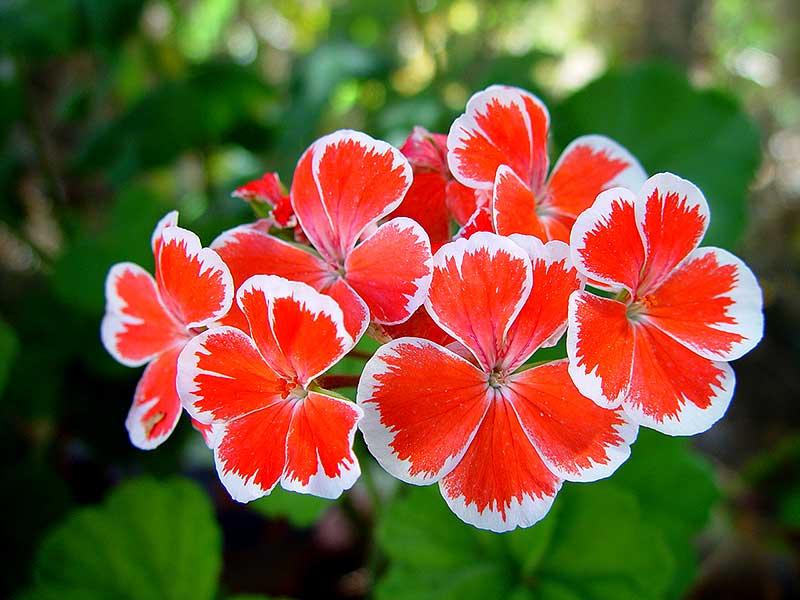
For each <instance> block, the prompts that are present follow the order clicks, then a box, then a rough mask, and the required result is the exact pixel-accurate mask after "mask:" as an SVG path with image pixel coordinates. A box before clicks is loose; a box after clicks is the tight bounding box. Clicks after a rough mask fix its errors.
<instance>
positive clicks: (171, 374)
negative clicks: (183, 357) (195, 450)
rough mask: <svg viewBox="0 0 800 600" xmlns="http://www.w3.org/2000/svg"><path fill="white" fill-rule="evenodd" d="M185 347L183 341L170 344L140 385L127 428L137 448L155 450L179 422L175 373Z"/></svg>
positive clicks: (147, 371) (151, 365)
mask: <svg viewBox="0 0 800 600" xmlns="http://www.w3.org/2000/svg"><path fill="white" fill-rule="evenodd" d="M182 349H183V346H182V345H180V346H177V347H173V348H170V349H169V350H167V351H166V352H164V353H163V354H161V355H160V356H159V357H157V358H156V359H155V360H154V361H153V362H151V363H150V364H149V365H147V368H146V369H145V370H144V373H143V374H142V378H141V379H140V380H139V384H138V385H137V386H136V393H135V394H134V396H133V405H132V406H131V409H130V411H129V412H128V418H127V419H126V420H125V428H126V429H127V430H128V435H129V436H130V440H131V443H132V444H133V445H134V446H136V447H137V448H141V449H142V450H152V449H153V448H155V447H157V446H159V445H160V444H161V442H163V441H164V440H166V439H167V438H168V437H169V435H170V434H171V433H172V431H173V429H175V425H177V423H178V417H180V416H181V401H180V399H179V398H178V392H177V390H176V389H175V376H176V373H177V363H178V355H179V354H180V353H181V350H182Z"/></svg>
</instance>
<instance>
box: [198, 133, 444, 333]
mask: <svg viewBox="0 0 800 600" xmlns="http://www.w3.org/2000/svg"><path fill="white" fill-rule="evenodd" d="M410 185H411V167H410V166H409V164H408V161H407V160H406V159H405V157H404V156H403V155H402V154H401V153H400V152H399V151H398V150H397V149H396V148H393V147H392V146H390V145H389V144H387V143H385V142H381V141H378V140H374V139H372V138H371V137H369V136H368V135H366V134H363V133H359V132H356V131H346V130H342V131H337V132H335V133H332V134H330V135H327V136H325V137H323V138H320V139H319V140H317V141H316V142H314V143H313V144H312V145H311V147H309V148H308V150H306V152H305V153H304V154H303V156H302V157H301V158H300V161H299V163H298V164H297V168H296V170H295V173H294V180H293V181H292V189H291V201H292V207H293V208H294V212H295V215H296V216H297V219H298V221H299V223H300V226H301V227H302V229H303V231H304V232H305V234H306V235H307V236H308V239H309V240H310V242H311V244H312V245H313V246H314V248H315V249H316V251H317V252H314V251H313V250H311V249H309V248H304V247H301V246H297V245H294V244H291V243H289V242H285V241H283V240H281V239H279V238H277V237H274V236H271V235H269V234H267V233H265V232H264V231H263V230H261V229H259V228H258V227H256V226H247V225H246V226H242V227H237V228H234V229H232V230H230V231H227V232H225V233H223V234H222V235H221V236H220V237H218V238H217V239H216V240H215V241H214V242H213V244H212V247H213V248H214V249H216V251H217V252H219V254H220V256H222V258H223V259H224V260H225V262H226V263H227V264H228V266H229V267H230V269H231V273H232V274H233V278H234V281H235V282H236V284H237V285H240V284H241V283H242V282H243V281H245V280H246V279H247V278H249V277H251V276H252V275H256V274H264V273H266V274H271V275H279V276H281V277H285V278H287V279H290V280H293V281H302V282H303V283H307V284H309V285H310V286H312V287H313V288H314V289H316V290H318V291H320V292H323V293H324V294H326V295H328V296H331V297H332V298H334V299H335V300H336V301H337V302H339V304H340V305H341V306H342V309H343V310H344V317H345V325H346V326H347V331H348V332H349V333H350V335H351V337H353V338H354V339H358V338H359V337H360V336H361V334H363V332H364V328H361V327H362V325H363V324H364V323H365V322H366V323H368V322H369V320H370V317H371V319H372V320H373V321H375V322H377V323H381V324H395V323H400V322H402V321H405V320H406V319H408V318H409V317H410V316H411V315H412V314H413V313H414V311H415V310H417V308H419V307H420V306H421V305H422V303H423V301H424V300H425V295H426V293H427V290H428V286H429V285H430V279H431V250H430V241H429V239H428V236H427V234H426V233H425V231H424V230H423V229H422V227H420V225H419V224H417V223H416V222H414V221H412V220H411V219H408V218H403V217H400V218H396V219H391V220H389V221H387V222H386V223H384V224H382V225H381V226H379V227H378V226H377V222H378V221H379V220H380V219H382V218H383V217H385V216H386V215H388V214H389V213H391V212H392V211H393V210H394V209H396V208H397V207H398V206H399V205H400V202H401V201H402V199H403V196H404V195H405V193H406V191H407V190H408V188H409V186H410ZM365 317H367V319H366V321H365ZM225 323H226V324H229V325H235V326H238V327H243V328H244V327H246V322H245V320H244V318H243V316H242V315H241V313H239V311H238V309H237V308H236V307H235V306H234V307H233V308H232V310H231V313H230V315H229V316H227V317H226V319H225ZM364 327H365V326H364ZM359 328H361V329H359Z"/></svg>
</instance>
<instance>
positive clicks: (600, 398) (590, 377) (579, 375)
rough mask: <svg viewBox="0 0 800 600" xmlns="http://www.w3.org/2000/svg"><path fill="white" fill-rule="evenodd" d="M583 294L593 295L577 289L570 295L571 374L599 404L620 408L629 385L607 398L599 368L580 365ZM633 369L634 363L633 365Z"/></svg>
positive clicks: (577, 383) (578, 384) (583, 389)
mask: <svg viewBox="0 0 800 600" xmlns="http://www.w3.org/2000/svg"><path fill="white" fill-rule="evenodd" d="M583 294H587V295H589V296H593V295H592V294H590V293H589V292H585V291H583V290H576V291H574V292H572V294H570V296H569V308H568V312H567V315H568V316H567V323H568V325H567V357H568V358H569V368H568V372H569V376H570V378H571V379H572V383H574V384H575V387H576V388H578V391H579V392H580V393H581V394H583V395H584V396H586V397H587V398H589V399H590V400H591V401H593V402H594V403H595V404H597V405H598V406H601V407H602V408H609V409H614V408H618V407H619V406H620V405H621V403H622V399H623V398H624V397H625V395H626V394H627V386H626V389H625V390H623V391H622V392H620V394H619V395H618V396H617V397H616V398H611V399H609V398H606V397H605V395H604V394H603V389H602V380H601V379H600V377H598V376H597V374H596V371H597V369H596V368H595V369H592V371H591V372H590V371H587V370H586V368H585V367H582V366H580V365H578V336H579V335H580V331H579V327H578V321H577V316H576V313H577V310H578V302H579V300H580V297H581V296H582V295H583ZM631 369H633V365H631ZM628 385H630V375H629V376H628Z"/></svg>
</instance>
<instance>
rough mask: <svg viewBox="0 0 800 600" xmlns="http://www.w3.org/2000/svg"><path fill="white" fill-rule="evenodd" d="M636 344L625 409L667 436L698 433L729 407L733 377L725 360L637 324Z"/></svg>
mask: <svg viewBox="0 0 800 600" xmlns="http://www.w3.org/2000/svg"><path fill="white" fill-rule="evenodd" d="M635 327H636V344H635V348H634V356H633V365H632V366H633V368H632V370H631V382H630V388H629V389H628V393H627V396H626V398H625V399H624V400H623V407H624V408H625V412H627V413H628V415H630V417H631V418H632V419H633V420H634V421H636V422H638V423H640V424H642V425H645V426H646V427H652V428H653V429H656V430H658V431H661V432H662V433H667V434H669V435H695V434H697V433H702V432H703V431H706V430H707V429H708V428H709V427H711V426H712V425H713V424H714V423H716V422H717V421H718V420H719V419H720V418H721V417H722V415H724V414H725V411H726V410H727V409H728V405H729V404H730V401H731V397H732V396H733V388H734V385H735V379H734V375H733V370H731V368H730V366H728V364H727V363H723V362H713V361H710V360H708V359H706V358H703V357H701V356H698V355H697V354H695V353H694V352H693V351H691V350H689V349H688V348H686V347H685V346H683V345H682V344H680V343H679V342H676V341H675V340H673V339H672V338H671V337H669V336H668V335H666V334H665V333H662V332H661V331H660V330H659V329H657V328H656V327H653V326H652V325H650V324H648V323H646V322H641V323H637V324H636V326H635Z"/></svg>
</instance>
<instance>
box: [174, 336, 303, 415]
mask: <svg viewBox="0 0 800 600" xmlns="http://www.w3.org/2000/svg"><path fill="white" fill-rule="evenodd" d="M177 388H178V395H179V396H180V399H181V402H182V403H183V406H184V408H186V410H187V412H188V413H189V414H190V415H191V416H192V417H193V418H194V419H197V420H198V421H200V422H201V423H211V422H212V421H213V422H222V421H230V420H233V419H236V418H238V417H241V416H242V415H246V414H249V413H251V412H253V411H257V410H259V409H261V408H263V407H265V406H267V405H269V404H273V403H275V402H279V401H280V400H281V398H282V396H284V395H285V394H286V392H287V390H286V385H285V382H284V381H283V380H282V379H281V378H280V377H279V376H278V375H277V373H275V372H274V371H273V370H272V369H270V368H269V366H268V365H267V363H266V362H264V358H263V357H262V356H261V354H260V353H259V352H258V348H257V347H256V345H255V343H254V342H253V340H252V339H250V337H249V336H248V335H247V334H245V333H244V332H242V331H240V330H238V329H234V328H233V327H215V328H214V329H209V330H208V331H204V332H203V333H201V334H200V335H198V336H195V337H193V338H192V339H191V340H189V342H188V343H187V344H186V347H185V348H184V349H183V352H181V355H180V357H179V358H178V376H177Z"/></svg>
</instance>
